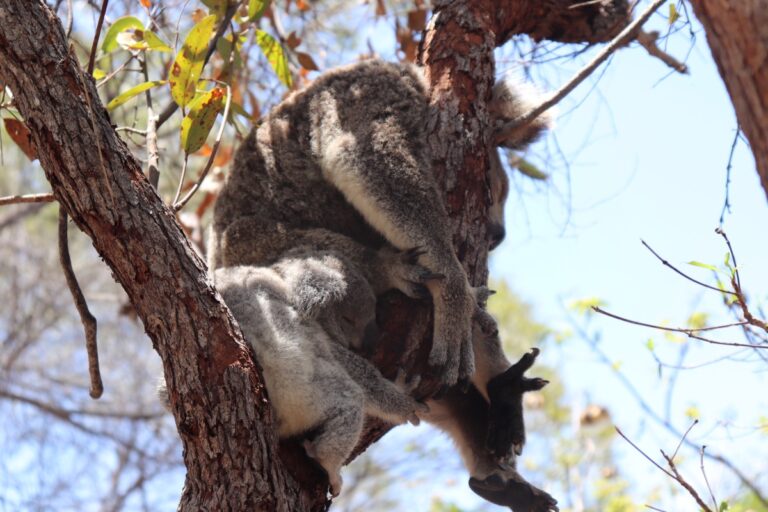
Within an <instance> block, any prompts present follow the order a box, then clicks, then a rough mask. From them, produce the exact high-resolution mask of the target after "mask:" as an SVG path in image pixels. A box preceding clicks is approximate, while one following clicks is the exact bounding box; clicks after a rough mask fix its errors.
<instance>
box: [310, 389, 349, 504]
mask: <svg viewBox="0 0 768 512" xmlns="http://www.w3.org/2000/svg"><path fill="white" fill-rule="evenodd" d="M358 392H359V390H358ZM356 402H357V403H355V404H352V403H347V404H344V406H343V407H342V406H339V407H334V408H331V409H329V410H328V415H327V417H326V419H325V421H324V422H323V424H322V425H321V426H320V429H319V431H318V432H317V434H316V435H315V436H314V437H313V438H312V439H308V440H306V441H305V442H304V449H305V450H306V452H307V455H309V456H310V457H312V458H313V459H315V460H316V461H317V462H318V463H319V464H320V465H321V466H322V467H323V469H324V470H325V471H326V473H328V483H329V484H330V487H331V494H332V495H333V496H338V495H339V493H340V492H341V486H342V478H341V466H342V465H343V464H344V462H346V460H347V459H348V458H349V455H350V454H351V453H352V450H353V449H354V447H355V444H357V441H358V439H359V438H360V431H361V430H362V428H363V400H362V396H358V397H357V400H356Z"/></svg>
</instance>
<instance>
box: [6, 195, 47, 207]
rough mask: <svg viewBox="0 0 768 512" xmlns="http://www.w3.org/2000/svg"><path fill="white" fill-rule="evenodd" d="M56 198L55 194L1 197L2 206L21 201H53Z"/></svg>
mask: <svg viewBox="0 0 768 512" xmlns="http://www.w3.org/2000/svg"><path fill="white" fill-rule="evenodd" d="M55 200H56V199H55V198H54V197H53V194H27V195H21V196H5V197H0V206H5V205H7V204H20V203H52V202H53V201H55Z"/></svg>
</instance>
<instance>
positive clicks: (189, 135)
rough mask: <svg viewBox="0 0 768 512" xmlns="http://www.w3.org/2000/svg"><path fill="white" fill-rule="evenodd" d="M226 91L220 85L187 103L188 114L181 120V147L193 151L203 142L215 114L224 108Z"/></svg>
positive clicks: (201, 145) (214, 119)
mask: <svg viewBox="0 0 768 512" xmlns="http://www.w3.org/2000/svg"><path fill="white" fill-rule="evenodd" d="M226 96H227V92H226V90H225V89H223V88H221V87H215V88H213V89H211V90H210V91H208V92H206V93H203V94H201V95H199V96H198V97H197V98H195V99H194V100H193V101H192V102H191V103H190V104H189V114H187V117H185V118H184V119H183V120H182V121H181V147H182V148H183V149H184V151H186V152H187V153H194V152H195V151H197V150H198V149H200V148H201V147H203V144H205V139H207V138H208V134H209V133H210V132H211V128H213V123H214V122H215V121H216V116H217V115H218V113H219V112H221V110H222V109H223V108H224V101H225V100H226Z"/></svg>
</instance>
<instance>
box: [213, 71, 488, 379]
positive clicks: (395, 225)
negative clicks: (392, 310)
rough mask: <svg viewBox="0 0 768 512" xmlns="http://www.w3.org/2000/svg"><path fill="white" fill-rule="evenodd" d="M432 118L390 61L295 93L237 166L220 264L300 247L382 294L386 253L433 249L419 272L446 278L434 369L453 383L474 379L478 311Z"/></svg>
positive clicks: (408, 76)
mask: <svg viewBox="0 0 768 512" xmlns="http://www.w3.org/2000/svg"><path fill="white" fill-rule="evenodd" d="M427 114H428V104H427V97H426V93H425V87H424V84H423V83H422V77H421V75H420V73H419V72H418V71H417V70H416V69H415V68H412V67H409V66H403V65H396V64H388V63H384V62H380V61H365V62H362V63H358V64H354V65H352V66H347V67H343V68H339V69H336V70H333V71H330V72H328V73H326V74H324V75H323V76H322V77H320V78H318V79H317V80H316V81H315V82H313V83H312V84H311V85H310V86H309V87H308V88H306V89H304V90H303V91H299V92H296V93H294V94H292V95H291V96H290V97H288V98H287V99H286V100H285V101H284V102H283V103H281V104H280V105H279V106H278V107H277V108H276V109H275V110H274V111H273V112H272V113H271V114H270V115H269V116H268V117H267V118H266V119H265V121H264V123H262V125H261V126H260V127H259V128H258V129H257V130H255V131H253V132H252V133H251V134H250V135H249V136H248V138H247V139H246V141H245V142H244V143H243V144H242V145H241V147H240V149H239V151H238V153H237V155H236V157H235V163H234V166H233V168H232V172H231V174H230V176H229V177H228V180H227V182H226V184H225V185H224V188H223V190H222V192H221V194H220V196H219V199H218V200H217V203H216V208H215V211H214V224H213V235H214V243H213V248H214V252H215V255H214V256H213V258H212V260H211V262H212V266H213V267H214V268H218V267H224V266H229V265H236V264H243V263H249V264H258V265H265V264H269V263H271V262H273V261H275V260H276V259H277V258H278V257H279V256H280V255H282V254H283V253H285V251H286V250H287V249H290V248H292V247H297V246H304V247H314V248H317V249H324V248H333V249H336V250H344V251H345V255H346V256H347V257H348V258H349V259H350V260H352V261H353V262H354V263H356V264H359V265H360V268H361V269H363V273H364V275H365V276H366V278H367V279H368V280H369V282H370V283H371V284H372V286H373V287H374V289H375V290H376V292H377V293H379V292H381V291H383V290H384V289H386V288H387V287H390V288H391V285H389V282H390V281H391V280H392V278H391V277H390V276H388V275H387V274H386V272H385V273H384V274H383V276H382V274H380V270H382V269H384V270H386V267H385V266H382V265H380V263H381V262H380V261H378V258H377V253H376V250H377V249H380V248H382V247H386V244H385V242H388V243H389V244H390V245H391V246H393V247H395V248H397V249H399V250H401V251H405V250H408V249H412V248H415V247H418V248H421V249H423V251H424V252H423V254H422V255H421V256H420V258H419V263H420V264H422V265H423V266H424V267H426V268H428V269H429V270H431V271H432V272H434V273H435V274H440V275H442V276H443V278H442V279H434V280H432V281H431V282H429V283H428V288H429V290H430V292H431V294H432V297H433V302H434V310H435V322H434V324H435V327H434V336H433V342H432V350H431V353H430V358H429V362H430V364H431V365H432V366H433V367H435V368H437V369H438V370H439V372H440V375H441V376H442V377H443V379H444V381H445V382H446V383H447V384H453V383H455V382H456V381H457V380H458V379H459V378H460V377H462V378H466V377H469V376H470V375H471V374H472V373H473V370H474V368H473V361H472V357H471V354H472V351H471V349H470V348H469V347H470V345H469V343H471V318H472V314H473V311H474V306H475V302H474V299H473V297H472V293H471V290H470V287H469V283H468V281H467V277H466V274H465V273H464V270H463V268H462V267H461V265H460V263H459V261H458V259H457V258H456V255H455V254H454V251H453V246H452V243H451V235H450V233H449V231H448V226H449V222H448V217H447V214H446V211H445V208H444V206H443V203H442V201H441V199H440V196H439V194H438V192H437V188H436V184H435V182H434V178H433V176H432V172H431V167H430V165H431V161H430V157H429V154H428V152H427V144H426V133H425V125H424V124H425V123H424V121H425V120H426V119H427V117H428V115H427ZM343 238H346V239H347V240H343ZM353 241H354V242H353ZM371 249H373V250H374V251H373V252H371Z"/></svg>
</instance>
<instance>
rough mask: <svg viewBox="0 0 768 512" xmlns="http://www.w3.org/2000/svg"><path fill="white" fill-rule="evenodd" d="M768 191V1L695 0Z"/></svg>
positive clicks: (697, 13)
mask: <svg viewBox="0 0 768 512" xmlns="http://www.w3.org/2000/svg"><path fill="white" fill-rule="evenodd" d="M691 3H692V4H693V10H694V12H695V13H696V17H697V18H698V19H699V21H701V24H702V25H704V30H705V31H706V33H707V42H708V43H709V48H710V49H711V50H712V57H713V58H714V59H715V63H716V64H717V69H718V70H719V71H720V76H721V77H722V78H723V81H724V82H725V86H726V88H727V89H728V94H729V95H730V96H731V102H732V103H733V107H734V109H735V110H736V117H737V118H738V120H739V126H740V127H741V129H742V130H743V131H744V134H745V135H746V136H747V139H748V140H749V145H750V147H751V148H752V154H753V155H754V156H755V163H756V164H757V173H758V174H759V175H760V183H761V184H762V186H763V190H764V191H765V194H766V196H768V1H766V0H743V1H739V2H731V1H727V0H692V1H691Z"/></svg>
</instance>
